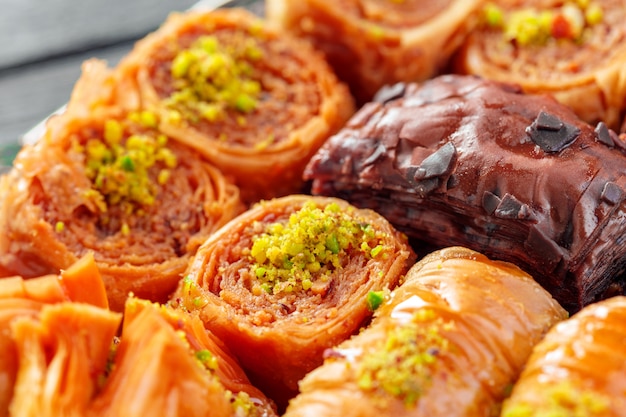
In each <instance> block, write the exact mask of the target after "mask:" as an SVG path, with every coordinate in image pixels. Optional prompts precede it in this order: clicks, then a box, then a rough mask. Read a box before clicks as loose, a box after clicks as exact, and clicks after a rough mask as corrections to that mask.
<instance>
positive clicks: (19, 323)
mask: <svg viewBox="0 0 626 417" xmlns="http://www.w3.org/2000/svg"><path fill="white" fill-rule="evenodd" d="M0 285H2V282H0ZM121 319H122V317H121V314H119V313H114V312H111V311H109V310H106V309H103V308H99V307H95V306H91V305H88V304H81V303H60V304H53V305H45V306H44V307H43V308H42V310H41V313H40V314H39V315H38V316H37V317H31V316H27V315H25V316H20V317H17V318H15V319H14V320H13V321H12V322H11V333H10V337H12V338H13V340H15V345H16V348H17V349H16V350H17V361H16V362H17V364H18V372H17V378H16V379H15V388H14V394H13V398H12V399H11V404H10V406H9V415H11V416H26V417H35V416H50V417H53V416H68V417H72V416H75V417H82V416H89V413H88V411H89V408H90V404H91V401H92V399H93V397H94V396H95V395H96V394H97V392H98V390H99V388H100V387H99V378H101V377H103V375H105V373H106V366H107V358H108V356H109V350H110V347H111V344H112V342H113V338H114V336H115V334H116V333H117V330H118V328H119V325H120V322H121ZM3 337H6V335H3Z"/></svg>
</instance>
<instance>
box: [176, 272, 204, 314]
mask: <svg viewBox="0 0 626 417" xmlns="http://www.w3.org/2000/svg"><path fill="white" fill-rule="evenodd" d="M182 295H183V297H182V300H181V301H180V302H179V303H177V307H182V308H183V309H184V310H187V311H194V310H198V309H200V308H202V307H204V306H205V305H207V303H208V300H207V299H206V296H205V294H204V290H203V289H202V288H201V287H200V286H199V285H198V284H197V283H196V282H195V281H194V279H193V278H192V277H191V276H189V275H186V276H185V277H184V278H183V281H182ZM178 304H180V305H178Z"/></svg>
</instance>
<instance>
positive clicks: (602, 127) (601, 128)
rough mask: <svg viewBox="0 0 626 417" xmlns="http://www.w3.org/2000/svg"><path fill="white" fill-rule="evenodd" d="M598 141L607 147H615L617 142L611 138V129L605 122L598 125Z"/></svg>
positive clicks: (596, 129) (596, 130)
mask: <svg viewBox="0 0 626 417" xmlns="http://www.w3.org/2000/svg"><path fill="white" fill-rule="evenodd" d="M595 132H596V140H597V141H598V142H600V143H604V144H605V145H606V146H611V147H613V146H615V142H613V138H611V133H609V128H608V127H607V125H606V124H604V122H600V123H598V124H597V125H596V128H595Z"/></svg>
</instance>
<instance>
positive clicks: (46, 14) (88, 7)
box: [0, 0, 263, 165]
mask: <svg viewBox="0 0 626 417" xmlns="http://www.w3.org/2000/svg"><path fill="white" fill-rule="evenodd" d="M198 1H199V0H0V165H2V164H3V163H4V164H6V163H7V160H8V159H10V157H11V155H12V154H14V153H15V149H16V148H17V143H18V141H19V138H20V136H21V135H22V134H23V133H25V132H26V131H28V130H29V129H30V128H31V127H32V126H34V125H36V124H37V123H38V122H39V121H41V120H43V119H44V118H45V117H46V116H47V115H49V114H50V113H51V112H53V111H54V110H56V109H57V108H58V107H59V106H61V105H62V104H63V103H65V102H66V101H67V99H68V98H69V95H70V93H71V90H72V87H73V85H74V83H75V82H76V80H77V78H78V76H79V74H80V65H81V63H82V62H83V61H84V60H85V59H87V58H91V57H98V58H102V59H105V60H107V61H108V62H109V63H110V64H111V65H114V64H115V63H116V62H117V61H118V60H119V59H120V58H121V57H122V56H123V55H124V54H125V53H126V52H128V51H129V50H130V48H131V47H132V45H133V44H134V42H135V41H136V40H138V39H139V38H141V37H143V36H145V34H147V33H148V32H150V31H152V30H154V29H156V28H157V27H158V25H159V24H161V23H162V22H163V21H164V20H165V18H166V17H167V15H168V14H169V13H170V12H172V11H182V10H186V9H188V8H190V7H192V6H194V5H196V4H197V2H198ZM200 3H202V5H203V6H205V7H211V6H213V5H216V4H220V3H227V6H229V7H246V8H249V9H252V10H253V11H255V12H257V13H262V7H263V2H262V1H260V0H248V1H246V0H234V1H225V0H202V1H201V2H200Z"/></svg>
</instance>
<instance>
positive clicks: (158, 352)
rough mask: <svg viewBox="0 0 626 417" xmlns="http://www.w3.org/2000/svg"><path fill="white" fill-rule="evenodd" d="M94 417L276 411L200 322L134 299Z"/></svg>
mask: <svg viewBox="0 0 626 417" xmlns="http://www.w3.org/2000/svg"><path fill="white" fill-rule="evenodd" d="M108 370H109V371H108V373H107V374H106V375H105V377H104V378H103V383H102V388H101V391H100V392H99V394H98V396H97V397H96V398H95V399H94V401H93V403H92V404H91V408H90V409H91V412H92V415H94V416H111V417H113V416H129V417H141V416H161V415H168V416H180V417H184V416H197V417H204V416H208V415H211V416H220V417H238V416H246V417H272V416H276V415H277V414H276V411H275V409H274V406H273V404H272V403H271V402H270V401H269V400H268V399H267V397H265V395H263V394H262V393H261V392H260V391H259V390H258V389H257V388H255V387H253V386H252V385H251V384H250V382H249V381H248V379H247V377H246V375H245V374H244V372H243V370H242V369H241V367H240V366H239V364H238V363H237V362H236V361H235V360H234V359H233V358H232V356H231V355H230V353H229V352H228V350H226V349H225V348H224V346H223V345H222V344H221V342H220V341H219V340H218V339H217V338H215V336H213V335H212V334H210V333H209V332H208V331H207V330H206V329H205V328H204V325H203V323H202V322H201V321H200V320H199V318H198V317H197V316H194V315H192V314H189V313H186V312H182V311H177V312H176V311H173V310H172V309H170V308H168V307H166V306H163V305H158V304H153V303H150V302H146V301H145V300H139V299H136V298H130V299H129V300H128V301H127V303H126V308H125V311H124V325H123V329H122V333H121V336H120V339H119V343H118V344H116V345H115V347H114V349H113V350H112V353H111V355H110V361H109V365H108Z"/></svg>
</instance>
